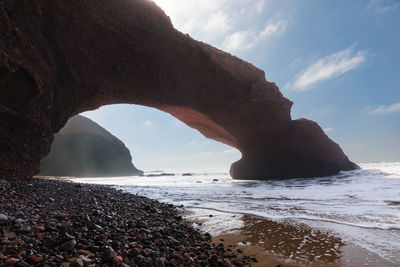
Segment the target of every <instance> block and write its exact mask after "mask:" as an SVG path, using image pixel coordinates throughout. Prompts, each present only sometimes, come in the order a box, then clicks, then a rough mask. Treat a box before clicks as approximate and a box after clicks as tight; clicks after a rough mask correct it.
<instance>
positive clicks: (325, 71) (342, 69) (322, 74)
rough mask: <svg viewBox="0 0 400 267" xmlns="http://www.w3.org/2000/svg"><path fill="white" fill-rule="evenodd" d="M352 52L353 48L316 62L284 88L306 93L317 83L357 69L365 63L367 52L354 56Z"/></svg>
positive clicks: (359, 52)
mask: <svg viewBox="0 0 400 267" xmlns="http://www.w3.org/2000/svg"><path fill="white" fill-rule="evenodd" d="M352 50H353V46H351V47H349V48H347V49H344V50H342V51H339V52H336V53H334V54H331V55H328V56H326V57H323V58H321V59H319V60H317V61H316V62H315V63H313V64H311V65H310V66H309V67H308V68H307V69H305V70H304V71H303V72H301V73H300V74H298V75H297V77H296V78H295V80H294V81H293V82H291V83H288V84H287V85H286V88H292V89H294V90H297V91H306V90H309V89H311V88H313V86H314V85H315V84H316V83H318V82H321V81H324V80H329V79H332V78H335V77H338V76H340V75H343V74H344V73H346V72H348V71H350V70H353V69H356V68H358V67H359V66H360V65H361V63H363V62H364V61H366V59H367V52H366V51H364V50H360V51H357V52H356V53H355V54H354V53H353V51H352Z"/></svg>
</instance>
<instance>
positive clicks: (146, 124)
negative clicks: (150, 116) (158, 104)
mask: <svg viewBox="0 0 400 267" xmlns="http://www.w3.org/2000/svg"><path fill="white" fill-rule="evenodd" d="M153 125H154V121H149V120H147V121H145V122H143V126H145V127H151V126H153Z"/></svg>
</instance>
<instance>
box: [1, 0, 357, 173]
mask: <svg viewBox="0 0 400 267" xmlns="http://www.w3.org/2000/svg"><path fill="white" fill-rule="evenodd" d="M0 25H1V27H0V88H1V90H0V132H1V134H2V137H1V138H0V178H7V179H12V178H15V179H29V178H31V177H32V176H33V175H34V174H36V173H38V171H39V165H40V160H41V159H42V158H43V157H44V156H45V155H46V154H47V153H48V152H49V150H50V146H51V143H52V141H53V135H54V133H56V132H58V131H59V130H60V129H61V128H62V127H63V126H64V125H65V123H66V122H67V120H68V119H69V118H70V117H72V116H74V115H77V114H79V113H81V112H83V111H87V110H92V109H96V108H98V107H100V106H103V105H108V104H118V103H129V104H138V105H145V106H149V107H153V108H157V109H159V110H162V111H165V112H168V113H170V114H171V115H173V116H175V117H176V118H178V119H180V120H181V121H183V122H184V123H185V124H187V125H188V126H190V127H193V128H195V129H197V130H198V131H199V132H200V133H202V134H203V135H204V136H206V137H208V138H211V139H214V140H217V141H219V142H222V143H225V144H228V145H230V146H232V147H235V148H237V149H239V150H240V151H241V153H242V159H241V160H239V161H238V162H236V163H234V164H233V165H232V167H231V175H232V177H233V178H240V179H275V178H291V177H313V176H322V175H332V174H336V173H337V172H339V171H341V170H351V169H354V168H356V167H357V165H355V164H354V163H352V162H351V161H349V159H348V158H347V156H346V155H345V154H344V153H343V151H342V150H341V149H340V147H339V146H338V145H337V144H336V143H334V142H333V141H332V140H331V139H329V138H328V137H327V136H326V135H325V134H324V132H323V131H322V129H321V128H320V127H319V126H318V125H317V124H316V123H315V122H312V121H309V120H305V119H302V120H292V118H291V116H290V110H291V107H292V104H293V103H292V102H291V101H290V100H288V99H287V98H285V97H284V96H283V95H282V94H281V92H280V91H279V89H278V87H277V86H276V85H275V84H274V83H272V82H268V81H267V80H266V79H265V73H264V72H263V71H262V70H260V69H258V68H256V67H255V66H253V65H251V64H250V63H248V62H245V61H243V60H241V59H239V58H237V57H235V56H232V55H230V54H228V53H226V52H223V51H221V50H218V49H216V48H214V47H212V46H209V45H207V44H205V43H202V42H199V41H196V40H193V39H192V38H191V37H190V36H188V35H186V34H183V33H181V32H179V31H177V30H176V29H174V27H173V25H172V23H171V21H170V19H169V17H168V16H167V15H165V13H164V12H163V11H162V10H161V9H160V8H159V7H158V6H157V5H156V4H155V3H154V2H152V1H148V0H129V1H128V0H114V1H109V0H83V1H64V0H53V1H46V0H37V1H24V2H23V4H21V1H17V0H6V1H2V2H1V3H0Z"/></svg>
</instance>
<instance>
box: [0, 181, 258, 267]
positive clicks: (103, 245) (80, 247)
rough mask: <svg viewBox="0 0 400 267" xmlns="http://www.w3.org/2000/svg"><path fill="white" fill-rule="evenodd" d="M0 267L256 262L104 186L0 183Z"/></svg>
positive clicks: (168, 208) (146, 202)
mask: <svg viewBox="0 0 400 267" xmlns="http://www.w3.org/2000/svg"><path fill="white" fill-rule="evenodd" d="M0 191H1V192H0V193H1V194H0V227H1V232H0V238H1V241H0V265H1V266H160V267H161V266H257V265H258V264H257V259H256V258H254V257H251V256H248V255H244V254H243V252H242V251H241V250H240V249H239V250H238V249H237V248H235V246H234V245H230V246H226V247H225V246H224V244H222V243H218V242H213V241H212V238H211V236H210V235H209V234H207V233H200V232H199V231H197V230H196V229H194V228H193V227H192V226H190V224H189V223H188V222H187V221H185V220H183V219H182V216H181V215H180V214H181V212H182V211H181V210H179V209H178V208H177V207H175V206H173V205H171V204H165V203H160V202H158V201H155V200H150V199H148V198H146V197H141V196H136V195H132V194H128V193H123V192H122V191H120V190H116V189H114V188H111V187H109V186H104V185H88V184H75V183H71V182H65V181H59V180H55V179H54V180H49V179H36V178H34V179H31V180H29V181H4V180H0Z"/></svg>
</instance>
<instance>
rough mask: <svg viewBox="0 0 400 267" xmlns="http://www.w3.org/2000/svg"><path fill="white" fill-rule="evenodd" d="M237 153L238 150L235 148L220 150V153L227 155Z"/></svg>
mask: <svg viewBox="0 0 400 267" xmlns="http://www.w3.org/2000/svg"><path fill="white" fill-rule="evenodd" d="M238 153H240V152H239V151H238V150H237V149H235V148H232V149H226V150H224V151H222V154H226V155H228V154H235V155H236V154H238Z"/></svg>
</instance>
